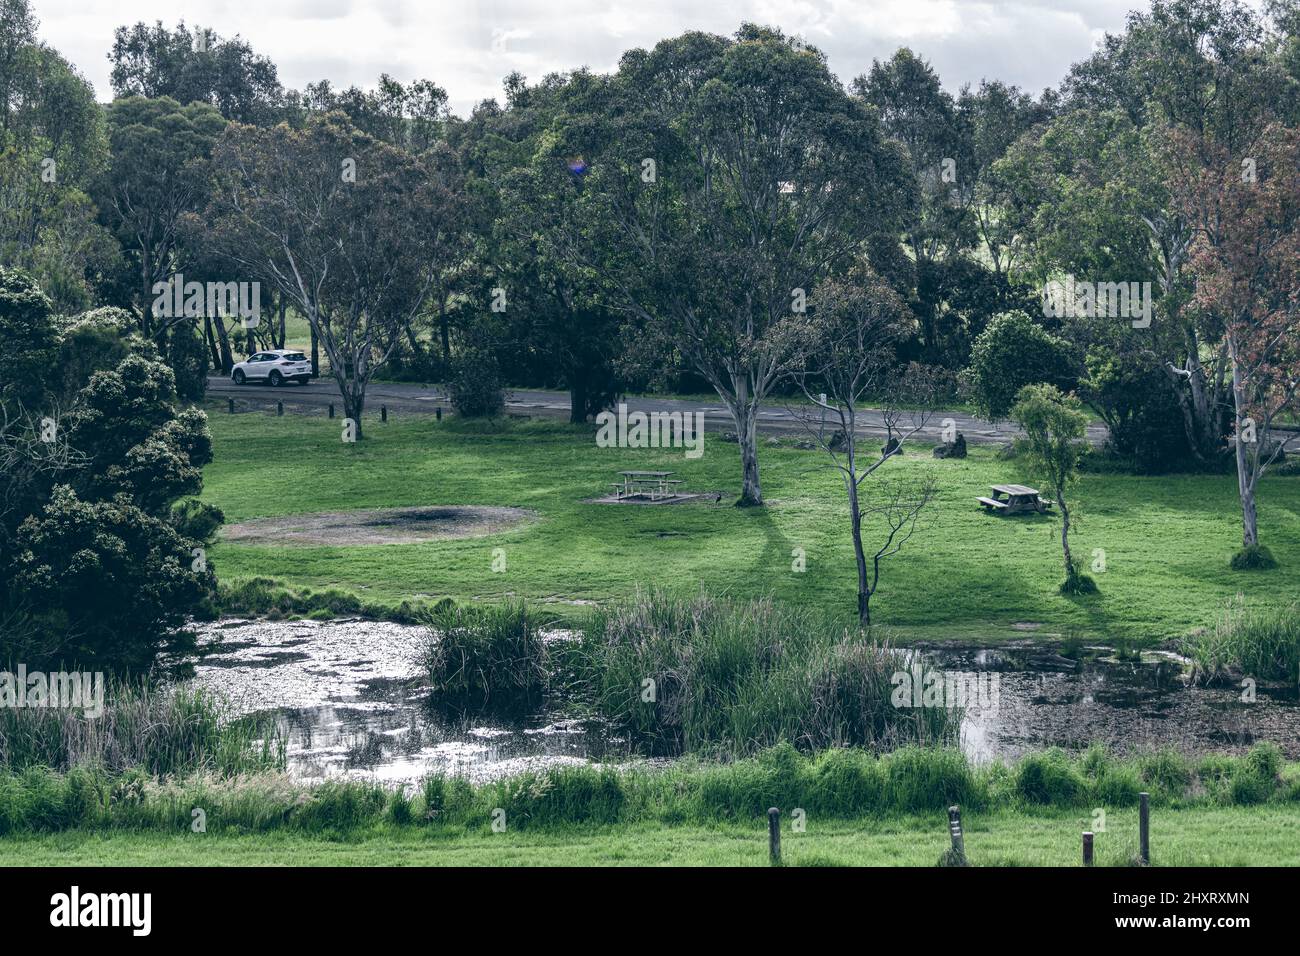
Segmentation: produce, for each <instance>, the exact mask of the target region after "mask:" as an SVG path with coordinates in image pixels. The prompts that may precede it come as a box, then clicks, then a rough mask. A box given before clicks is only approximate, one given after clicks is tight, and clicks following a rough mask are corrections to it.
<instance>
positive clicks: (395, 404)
mask: <svg viewBox="0 0 1300 956" xmlns="http://www.w3.org/2000/svg"><path fill="white" fill-rule="evenodd" d="M208 395H209V396H211V397H213V398H222V399H224V398H235V399H237V400H239V401H246V402H255V403H262V404H274V403H275V402H277V401H282V402H284V403H285V405H287V406H294V405H299V406H307V407H313V408H322V409H323V408H325V407H326V406H327V405H329V404H330V403H331V402H333V403H334V405H335V407H336V410H337V411H336V414H339V415H341V414H342V403H341V402H340V400H339V396H338V391H337V390H336V389H335V387H334V381H333V379H328V378H320V379H316V380H315V381H313V382H312V383H311V384H310V385H285V386H282V387H280V388H272V387H270V386H269V385H236V384H235V383H234V382H232V381H230V379H228V378H225V377H224V376H210V377H209V378H208ZM626 402H627V406H628V410H629V411H643V412H703V413H704V425H705V429H706V430H707V431H710V432H725V431H735V428H736V425H735V423H734V422H733V421H732V419H731V413H730V412H728V411H727V409H726V406H724V405H723V404H722V403H721V402H708V401H692V400H688V399H676V398H628V399H626ZM380 405H386V406H388V410H389V411H390V412H398V413H404V414H412V413H414V414H422V415H433V414H434V411H435V409H436V408H438V407H439V406H441V407H442V409H443V413H444V414H448V413H450V402H448V400H447V396H446V393H445V392H443V391H442V389H441V388H439V387H438V386H436V385H413V384H409V383H399V382H373V383H371V385H370V388H369V389H367V390H366V412H367V415H378V414H379V406H380ZM506 409H507V411H509V412H512V413H514V414H526V415H538V416H542V417H547V418H564V419H567V418H568V417H569V393H568V392H553V391H543V390H540V389H512V390H510V391H508V392H507V393H506ZM946 418H951V419H952V420H953V421H954V422H955V423H956V425H957V430H958V431H960V432H961V433H962V434H963V435H965V436H966V441H968V442H972V443H977V444H1002V443H1005V442H1008V441H1010V440H1011V439H1012V438H1014V437H1015V436H1016V435H1017V434H1018V433H1019V431H1020V430H1019V429H1018V428H1017V427H1016V426H1015V425H1014V424H1012V423H1010V422H1000V423H998V424H997V425H990V424H989V423H988V422H985V421H981V420H980V419H978V418H975V417H973V416H971V415H969V414H967V413H965V412H953V411H948V412H936V413H935V414H934V415H932V416H931V418H930V421H929V423H928V424H927V425H926V427H925V428H924V429H922V432H921V436H922V437H923V438H924V439H927V440H929V441H934V442H938V441H942V437H941V433H942V431H943V427H944V426H943V421H944V419H946ZM861 419H862V422H861V424H860V425H859V428H858V430H859V431H860V432H861V433H862V434H864V435H871V436H881V435H884V433H885V428H884V421H883V419H882V417H881V414H880V412H879V411H878V410H876V409H867V410H865V411H863V412H861ZM759 430H760V431H761V432H764V433H767V434H779V435H804V434H806V431H805V429H804V427H803V425H802V424H800V422H799V420H798V418H797V417H796V416H795V414H794V413H793V412H791V411H789V410H787V409H786V408H784V407H782V406H781V404H780V401H779V399H772V400H770V401H769V402H767V403H766V404H765V405H764V406H763V408H762V410H761V411H760V412H759ZM1106 436H1107V430H1106V426H1105V425H1102V424H1095V425H1090V426H1088V440H1089V441H1091V442H1092V443H1093V444H1094V445H1100V444H1102V443H1103V442H1105V440H1106ZM1288 444H1289V445H1290V447H1291V448H1294V449H1296V450H1297V451H1300V433H1293V435H1292V437H1291V438H1290V440H1289V443H1288Z"/></svg>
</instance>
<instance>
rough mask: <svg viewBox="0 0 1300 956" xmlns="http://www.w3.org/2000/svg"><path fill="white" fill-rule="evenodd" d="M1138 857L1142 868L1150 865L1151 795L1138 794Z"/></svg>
mask: <svg viewBox="0 0 1300 956" xmlns="http://www.w3.org/2000/svg"><path fill="white" fill-rule="evenodd" d="M1138 855H1139V857H1140V858H1141V860H1142V865H1143V866H1150V865H1151V794H1149V793H1139V794H1138Z"/></svg>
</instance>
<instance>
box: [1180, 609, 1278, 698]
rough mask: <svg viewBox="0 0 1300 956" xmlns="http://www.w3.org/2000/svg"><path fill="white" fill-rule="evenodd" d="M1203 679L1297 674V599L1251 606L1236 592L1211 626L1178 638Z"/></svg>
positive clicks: (1275, 678)
mask: <svg viewBox="0 0 1300 956" xmlns="http://www.w3.org/2000/svg"><path fill="white" fill-rule="evenodd" d="M1182 646H1183V652H1184V653H1185V654H1186V655H1187V656H1188V657H1190V658H1191V659H1192V661H1193V662H1194V664H1195V669H1196V676H1197V678H1198V679H1200V680H1202V681H1213V680H1216V679H1222V678H1227V679H1240V678H1241V677H1253V678H1255V679H1256V680H1265V681H1287V682H1289V681H1294V680H1297V679H1300V604H1292V605H1290V606H1289V607H1282V608H1259V607H1251V606H1249V605H1247V604H1246V603H1245V601H1244V600H1243V599H1242V598H1241V597H1240V596H1238V597H1237V598H1236V599H1235V600H1233V601H1232V602H1231V603H1229V605H1228V607H1227V608H1226V610H1225V611H1224V612H1223V614H1222V615H1220V617H1219V619H1218V621H1216V622H1215V625H1214V627H1213V628H1212V629H1211V630H1207V631H1202V632H1200V633H1198V634H1195V635H1193V636H1191V637H1189V638H1186V639H1185V640H1184V641H1183V645H1182Z"/></svg>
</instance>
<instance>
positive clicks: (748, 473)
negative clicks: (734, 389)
mask: <svg viewBox="0 0 1300 956" xmlns="http://www.w3.org/2000/svg"><path fill="white" fill-rule="evenodd" d="M731 417H732V418H733V419H734V420H735V422H736V439H737V443H738V444H739V445H740V467H741V486H740V500H739V501H737V502H736V504H738V505H742V506H746V507H748V506H751V505H752V506H759V505H762V504H763V489H762V486H761V485H760V484H759V480H758V409H757V408H755V407H754V406H753V405H751V404H749V403H746V404H745V405H743V406H740V407H733V408H732V409H731Z"/></svg>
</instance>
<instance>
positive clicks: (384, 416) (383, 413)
mask: <svg viewBox="0 0 1300 956" xmlns="http://www.w3.org/2000/svg"><path fill="white" fill-rule="evenodd" d="M379 420H380V421H381V422H386V421H388V406H387V405H380V406H379Z"/></svg>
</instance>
